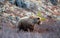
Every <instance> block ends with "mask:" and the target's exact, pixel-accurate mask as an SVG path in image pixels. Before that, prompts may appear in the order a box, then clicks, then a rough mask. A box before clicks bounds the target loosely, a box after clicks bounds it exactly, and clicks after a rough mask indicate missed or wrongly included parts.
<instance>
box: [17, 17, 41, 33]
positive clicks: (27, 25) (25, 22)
mask: <svg viewBox="0 0 60 38" xmlns="http://www.w3.org/2000/svg"><path fill="white" fill-rule="evenodd" d="M34 19H37V20H34ZM39 23H40V19H39V18H27V19H21V20H20V21H19V23H18V29H19V31H20V30H24V31H28V29H29V30H30V32H32V31H33V30H34V26H35V24H38V25H39Z"/></svg>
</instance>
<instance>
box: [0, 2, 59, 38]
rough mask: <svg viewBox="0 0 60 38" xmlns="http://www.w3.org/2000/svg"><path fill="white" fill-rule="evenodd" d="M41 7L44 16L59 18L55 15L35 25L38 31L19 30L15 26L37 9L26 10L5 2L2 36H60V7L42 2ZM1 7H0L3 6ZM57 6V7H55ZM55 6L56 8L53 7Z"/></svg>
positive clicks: (0, 23) (0, 18)
mask: <svg viewBox="0 0 60 38" xmlns="http://www.w3.org/2000/svg"><path fill="white" fill-rule="evenodd" d="M41 4H42V5H40V6H39V7H38V8H40V11H41V13H43V16H45V15H51V14H52V15H51V16H52V17H53V16H55V17H57V18H58V19H59V20H57V19H56V18H54V17H53V19H49V18H48V19H47V18H46V21H42V24H41V25H38V26H36V27H35V30H36V31H33V32H24V31H20V32H19V33H18V32H17V29H18V28H16V27H15V26H16V25H17V22H18V21H19V20H20V18H22V17H25V16H31V15H34V16H35V15H36V13H37V11H35V12H34V11H32V10H26V9H24V8H19V7H17V6H15V5H12V4H10V3H9V2H6V3H4V4H3V5H4V6H1V7H2V9H0V38H60V11H59V9H60V7H58V6H47V7H44V6H46V5H44V4H43V3H41ZM1 7H0V8H1ZM55 7H56V8H55ZM53 8H55V9H53Z"/></svg>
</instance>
